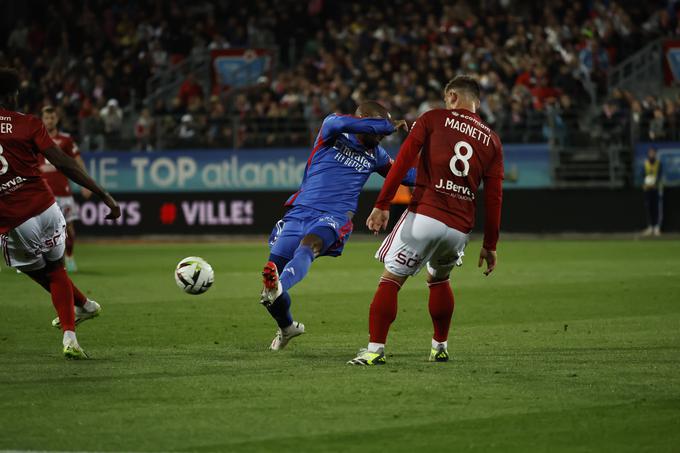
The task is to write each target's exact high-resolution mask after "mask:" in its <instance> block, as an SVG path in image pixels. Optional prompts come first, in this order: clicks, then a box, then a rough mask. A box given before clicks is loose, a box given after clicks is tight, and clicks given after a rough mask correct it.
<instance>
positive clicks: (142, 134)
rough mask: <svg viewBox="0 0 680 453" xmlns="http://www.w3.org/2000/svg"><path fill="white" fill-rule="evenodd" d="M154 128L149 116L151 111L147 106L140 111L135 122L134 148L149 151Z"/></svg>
mask: <svg viewBox="0 0 680 453" xmlns="http://www.w3.org/2000/svg"><path fill="white" fill-rule="evenodd" d="M153 130H154V120H153V118H152V117H151V112H150V111H149V109H148V108H145V109H142V112H141V113H140V114H139V118H137V122H136V123H135V138H136V139H137V146H136V148H137V149H139V150H142V151H151V150H152V149H153V146H152V145H151V140H152V136H153Z"/></svg>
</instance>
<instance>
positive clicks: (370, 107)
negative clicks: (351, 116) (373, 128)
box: [355, 101, 389, 118]
mask: <svg viewBox="0 0 680 453" xmlns="http://www.w3.org/2000/svg"><path fill="white" fill-rule="evenodd" d="M355 114H356V115H357V116H363V117H379V118H388V117H389V112H388V111H387V109H386V108H385V106H384V105H382V104H381V103H380V102H378V101H364V102H362V103H360V104H359V106H358V107H357V110H356V112H355Z"/></svg>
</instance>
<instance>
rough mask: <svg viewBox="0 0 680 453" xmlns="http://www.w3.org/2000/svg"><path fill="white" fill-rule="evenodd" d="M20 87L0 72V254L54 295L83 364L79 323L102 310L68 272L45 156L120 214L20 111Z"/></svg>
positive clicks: (68, 352)
mask: <svg viewBox="0 0 680 453" xmlns="http://www.w3.org/2000/svg"><path fill="white" fill-rule="evenodd" d="M19 83H20V81H19V75H18V74H17V72H16V71H14V70H12V69H7V68H0V248H1V249H2V253H3V256H4V258H5V261H6V262H7V265H9V266H12V267H14V268H16V269H19V270H21V271H22V272H23V273H24V274H26V275H28V276H29V277H31V278H32V279H33V280H35V281H36V282H37V283H38V284H39V285H40V286H42V287H43V288H45V289H46V290H47V291H49V292H50V294H51V296H52V304H53V305H54V308H55V309H56V310H57V314H58V315H59V321H60V323H61V328H62V330H63V331H64V337H63V347H64V349H63V351H64V355H65V356H66V357H67V358H74V359H84V358H87V355H86V354H85V352H84V351H83V350H82V349H81V348H80V345H79V344H78V340H77V339H76V334H75V326H76V321H81V320H83V319H88V318H91V317H93V316H96V315H97V314H98V313H99V310H100V307H99V305H98V304H97V303H96V302H94V301H91V300H89V299H87V297H85V296H84V295H83V293H81V292H80V291H79V290H78V288H76V287H75V285H74V284H73V282H72V281H71V279H70V278H69V277H68V275H67V274H66V270H65V269H64V248H65V246H64V240H65V236H66V221H65V220H64V216H63V215H62V213H61V211H60V210H59V207H58V206H57V203H56V202H55V199H54V195H52V192H51V191H50V188H49V187H48V186H47V183H46V182H45V180H44V179H43V177H42V175H41V173H40V155H44V156H45V157H46V158H47V159H49V161H50V162H51V163H52V164H53V165H54V166H55V167H57V168H58V169H59V170H60V171H61V172H62V173H64V174H65V175H66V176H68V177H69V178H70V179H71V180H73V181H74V182H76V183H78V184H80V185H81V186H84V187H87V188H88V189H90V190H91V191H92V192H94V193H95V194H96V195H97V196H98V197H99V198H101V199H102V201H103V202H104V203H105V204H106V205H107V206H108V207H109V208H110V209H111V212H110V213H109V214H108V215H107V216H106V218H107V219H116V218H118V217H120V208H119V207H118V204H117V203H116V201H115V200H114V199H113V198H112V197H111V195H109V194H108V193H106V192H105V191H104V190H103V189H102V188H101V187H99V186H98V185H97V183H95V182H94V181H93V180H92V178H90V177H89V176H88V175H87V173H86V172H85V171H84V170H83V169H82V168H80V167H79V166H78V164H77V163H76V161H75V160H73V159H71V158H70V157H68V156H67V155H66V154H64V152H63V151H62V150H60V149H59V148H58V147H57V146H56V145H55V144H54V142H53V141H52V139H51V138H50V136H49V135H48V134H47V130H46V129H45V126H44V125H43V123H42V122H41V121H40V119H38V118H36V117H34V116H30V115H24V114H22V113H18V112H16V111H15V110H16V108H17V107H16V106H17V99H18V96H19ZM74 305H75V307H74Z"/></svg>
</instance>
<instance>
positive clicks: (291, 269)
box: [279, 245, 314, 293]
mask: <svg viewBox="0 0 680 453" xmlns="http://www.w3.org/2000/svg"><path fill="white" fill-rule="evenodd" d="M312 261H314V252H313V251H312V249H311V248H310V247H307V246H304V245H301V246H299V247H298V248H297V249H296V250H295V255H293V259H292V260H290V261H289V262H288V264H286V267H284V268H283V270H280V271H279V278H280V280H281V286H282V287H283V292H284V293H285V292H286V291H288V290H289V289H291V288H292V287H293V286H295V284H296V283H298V282H299V281H300V280H302V279H303V278H305V275H307V271H309V266H311V265H312Z"/></svg>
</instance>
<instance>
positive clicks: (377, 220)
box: [366, 208, 390, 234]
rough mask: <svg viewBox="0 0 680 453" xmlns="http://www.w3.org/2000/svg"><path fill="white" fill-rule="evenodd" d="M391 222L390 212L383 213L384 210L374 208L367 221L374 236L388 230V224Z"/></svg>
mask: <svg viewBox="0 0 680 453" xmlns="http://www.w3.org/2000/svg"><path fill="white" fill-rule="evenodd" d="M389 220H390V211H383V210H382V209H378V208H373V211H371V215H369V216H368V218H367V219H366V226H367V227H368V229H369V230H371V231H372V232H373V233H374V234H378V233H379V232H380V230H384V229H385V228H387V222H388V221H389Z"/></svg>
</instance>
